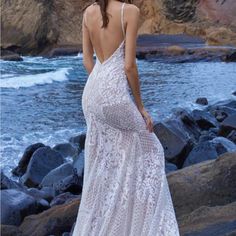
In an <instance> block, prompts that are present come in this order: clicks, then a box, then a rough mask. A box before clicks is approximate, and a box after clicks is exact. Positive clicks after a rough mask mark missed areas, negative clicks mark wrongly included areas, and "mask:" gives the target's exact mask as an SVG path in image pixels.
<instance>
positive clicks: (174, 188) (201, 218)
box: [1, 93, 236, 236]
mask: <svg viewBox="0 0 236 236" xmlns="http://www.w3.org/2000/svg"><path fill="white" fill-rule="evenodd" d="M233 94H234V95H235V93H233ZM196 103H198V104H201V105H202V106H203V109H201V110H200V109H195V110H193V111H189V110H186V109H183V108H178V109H176V110H174V111H173V114H172V116H171V117H169V118H168V119H166V120H164V121H162V122H154V132H155V134H156V135H157V137H158V138H159V139H160V141H161V143H162V145H163V147H164V150H165V157H166V173H167V178H168V182H169V186H170V190H171V194H172V198H173V202H174V206H175V210H176V215H177V219H178V223H179V226H180V230H181V235H185V236H190V235H213V236H214V235H220V236H223V235H225V236H226V235H227V236H228V235H234V233H235V232H236V215H235V212H236V100H235V99H231V100H225V101H220V102H216V103H215V104H213V105H208V101H207V99H206V98H199V99H197V100H196ZM85 139H86V132H84V133H80V134H78V135H77V136H74V137H71V138H70V140H68V142H67V143H60V144H57V145H55V146H54V147H50V146H47V145H46V144H43V143H35V144H32V145H30V146H29V147H28V148H26V150H25V152H24V154H23V156H22V158H21V160H20V161H19V163H18V166H16V167H15V168H14V169H13V170H12V173H13V174H14V175H16V176H18V177H19V180H18V181H13V180H11V179H10V178H8V177H7V176H6V175H5V174H4V173H3V171H2V170H1V209H2V210H1V231H2V235H4V236H10V235H19V236H28V235H35V236H44V235H45V236H49V235H55V236H59V235H60V236H61V235H63V236H66V235H70V232H71V231H72V228H73V225H74V223H75V220H76V215H77V211H78V207H79V202H80V198H81V192H82V186H83V164H84V142H85Z"/></svg>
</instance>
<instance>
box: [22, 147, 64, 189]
mask: <svg viewBox="0 0 236 236" xmlns="http://www.w3.org/2000/svg"><path fill="white" fill-rule="evenodd" d="M63 163H64V160H63V157H62V156H61V154H60V153H59V152H56V151H54V150H52V149H51V148H50V147H48V146H46V147H41V148H39V149H37V150H36V151H35V152H34V153H33V155H32V158H31V159H30V162H29V164H28V167H27V171H26V173H25V174H24V175H23V176H22V177H21V179H20V180H21V181H22V183H24V185H26V186H28V187H37V186H38V185H39V184H40V183H41V181H42V179H43V178H44V177H45V176H46V175H47V174H48V173H49V172H50V171H51V170H53V169H55V168H56V167H58V166H60V165H62V164H63Z"/></svg>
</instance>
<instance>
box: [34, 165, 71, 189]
mask: <svg viewBox="0 0 236 236" xmlns="http://www.w3.org/2000/svg"><path fill="white" fill-rule="evenodd" d="M72 174H73V166H72V165H71V164H70V163H64V164H62V165H61V166H58V167H57V168H55V169H53V170H51V171H50V172H49V173H48V174H47V175H46V176H44V178H43V180H42V182H41V183H40V185H39V187H46V186H47V187H52V186H53V185H54V184H56V183H58V182H60V181H61V180H63V179H64V178H66V177H68V176H69V175H72Z"/></svg>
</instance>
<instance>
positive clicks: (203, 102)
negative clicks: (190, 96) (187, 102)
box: [196, 97, 208, 105]
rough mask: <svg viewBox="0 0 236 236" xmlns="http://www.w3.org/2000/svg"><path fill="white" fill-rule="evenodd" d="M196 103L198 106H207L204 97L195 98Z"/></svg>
mask: <svg viewBox="0 0 236 236" xmlns="http://www.w3.org/2000/svg"><path fill="white" fill-rule="evenodd" d="M196 103H197V104H200V105H207V104H208V100H207V98H205V97H201V98H197V100H196Z"/></svg>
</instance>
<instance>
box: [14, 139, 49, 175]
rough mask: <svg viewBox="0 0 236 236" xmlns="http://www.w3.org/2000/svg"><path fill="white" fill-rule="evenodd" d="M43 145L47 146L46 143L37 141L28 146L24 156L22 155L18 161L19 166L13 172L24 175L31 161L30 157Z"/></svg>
mask: <svg viewBox="0 0 236 236" xmlns="http://www.w3.org/2000/svg"><path fill="white" fill-rule="evenodd" d="M41 147H45V145H44V144H43V143H35V144H32V145H30V146H28V147H27V148H26V149H25V152H24V154H23V156H22V157H21V159H20V161H19V163H18V166H17V167H16V168H14V169H13V170H12V173H13V174H14V175H17V176H22V175H23V174H24V173H25V172H26V169H27V166H28V164H29V162H30V159H31V157H32V155H33V153H34V152H35V151H36V150H37V149H38V148H41Z"/></svg>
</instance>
